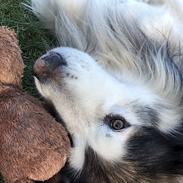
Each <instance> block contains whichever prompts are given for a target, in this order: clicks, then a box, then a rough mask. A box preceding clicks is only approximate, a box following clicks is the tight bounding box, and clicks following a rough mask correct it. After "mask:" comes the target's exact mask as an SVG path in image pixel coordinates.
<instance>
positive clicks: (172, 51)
mask: <svg viewBox="0 0 183 183" xmlns="http://www.w3.org/2000/svg"><path fill="white" fill-rule="evenodd" d="M31 8H32V10H33V12H34V13H35V14H36V15H37V16H38V18H39V19H40V20H41V21H42V22H43V23H45V25H46V26H47V28H49V29H51V30H52V31H53V32H54V33H55V35H56V36H57V38H58V40H59V41H60V46H61V47H58V48H55V49H53V50H51V51H48V52H47V53H46V54H45V55H43V56H42V57H41V58H40V59H38V60H37V62H36V63H35V66H34V70H35V74H36V77H35V83H36V86H37V88H38V90H39V92H40V93H41V94H42V95H43V96H44V97H45V98H46V99H47V100H49V101H51V102H52V103H53V105H54V106H55V108H56V110H57V111H58V113H59V114H60V116H62V118H63V120H64V121H65V124H66V126H67V129H68V130H69V132H70V133H71V136H72V139H73V144H74V146H73V148H72V150H71V156H70V160H69V166H70V167H71V168H73V170H74V171H73V172H74V176H73V180H72V181H71V182H73V181H76V182H81V181H84V182H88V183H94V182H95V183H99V182H100V183H104V182H105V183H106V182H109V183H118V182H120V183H121V182H124V183H126V182H129V183H133V182H134V183H137V182H139V183H143V182H146V183H147V182H150V183H154V182H161V183H163V182H166V183H180V182H182V181H183V156H182V154H183V143H182V142H183V141H182V140H183V133H182V132H183V120H182V119H183V115H182V110H183V103H182V101H183V100H182V99H183V95H182V94H183V84H182V80H183V71H182V69H183V65H182V63H183V61H182V47H183V37H182V35H183V34H182V30H183V22H182V12H183V3H182V1H181V0H175V1H173V0H164V1H163V0H162V1H155V0H154V1H153V0H152V1H140V0H139V1H138V0H100V1H98V0H80V1H74V0H52V1H51V0H32V6H31ZM116 118H117V119H119V120H121V121H123V122H124V123H125V124H124V126H123V128H122V129H120V130H117V131H116V130H114V128H112V127H111V121H113V120H115V119H116Z"/></svg>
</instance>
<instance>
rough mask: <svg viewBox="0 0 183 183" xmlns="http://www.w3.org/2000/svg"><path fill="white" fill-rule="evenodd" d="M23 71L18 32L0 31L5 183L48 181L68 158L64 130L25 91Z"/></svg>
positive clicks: (0, 147)
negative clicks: (22, 84)
mask: <svg viewBox="0 0 183 183" xmlns="http://www.w3.org/2000/svg"><path fill="white" fill-rule="evenodd" d="M23 70H24V64H23V60H22V57H21V50H20V48H19V46H18V40H17V38H16V34H15V32H14V31H12V30H10V29H8V28H7V27H0V173H1V174H2V176H3V177H4V180H5V182H6V183H33V182H34V181H45V180H48V179H50V178H51V177H53V176H54V175H55V174H57V172H59V171H60V170H61V169H62V168H63V167H64V165H65V163H66V161H67V158H68V156H69V148H70V141H69V138H68V134H67V132H66V130H65V128H64V127H63V126H62V125H61V124H60V123H58V122H57V121H56V120H55V119H54V118H53V117H52V116H51V115H50V114H49V113H48V112H47V111H46V110H45V109H44V107H43V105H42V102H40V101H39V100H38V99H36V98H34V97H32V96H30V95H28V94H26V93H25V92H24V91H22V86H21V82H22V76H23Z"/></svg>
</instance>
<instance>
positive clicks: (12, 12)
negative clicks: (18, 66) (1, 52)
mask: <svg viewBox="0 0 183 183" xmlns="http://www.w3.org/2000/svg"><path fill="white" fill-rule="evenodd" d="M26 2H27V3H28V2H29V1H26V0H0V25H4V26H9V27H11V28H13V29H14V30H15V31H16V33H17V35H18V39H19V44H20V47H21V49H22V56H23V59H24V63H25V65H26V68H25V72H24V78H23V88H24V89H25V90H26V91H27V92H28V93H30V94H32V95H36V90H35V87H34V84H33V79H32V65H33V62H34V61H35V59H36V58H38V57H39V56H40V55H41V54H43V53H44V52H45V50H48V49H50V48H51V47H53V46H54V45H55V40H54V38H53V37H52V36H51V35H50V34H49V33H48V32H47V31H46V30H44V28H43V26H42V25H40V22H39V21H38V20H37V19H36V18H35V17H34V16H33V15H32V13H31V12H30V11H29V10H27V9H26V8H25V7H24V6H23V4H22V3H26Z"/></svg>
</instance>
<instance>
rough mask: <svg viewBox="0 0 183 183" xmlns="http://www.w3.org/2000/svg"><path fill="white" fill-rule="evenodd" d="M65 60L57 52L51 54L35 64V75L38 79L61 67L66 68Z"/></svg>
mask: <svg viewBox="0 0 183 183" xmlns="http://www.w3.org/2000/svg"><path fill="white" fill-rule="evenodd" d="M66 65H67V63H66V61H65V59H64V58H63V57H62V56H61V55H60V54H58V53H56V52H50V53H48V54H46V55H44V56H42V57H41V58H39V59H38V60H37V61H36V63H35V64H34V67H33V71H34V75H35V76H36V77H38V78H40V77H42V76H48V75H50V74H51V73H53V71H55V69H57V68H58V67H60V66H66Z"/></svg>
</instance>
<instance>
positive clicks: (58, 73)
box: [34, 48, 181, 171]
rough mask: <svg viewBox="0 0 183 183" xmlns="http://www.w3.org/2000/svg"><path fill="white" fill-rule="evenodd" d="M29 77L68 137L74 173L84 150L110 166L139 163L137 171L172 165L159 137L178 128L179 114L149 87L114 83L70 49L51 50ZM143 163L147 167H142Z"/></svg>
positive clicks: (85, 56)
mask: <svg viewBox="0 0 183 183" xmlns="http://www.w3.org/2000/svg"><path fill="white" fill-rule="evenodd" d="M34 71H35V73H36V76H37V77H36V78H35V82H36V86H37V88H38V90H39V92H40V93H41V94H42V95H43V96H44V97H45V98H46V99H47V100H49V101H51V102H52V103H53V104H54V106H55V108H56V110H57V111H58V112H59V114H60V115H61V116H62V118H63V119H64V121H65V123H66V126H67V128H68V130H69V132H70V133H71V135H72V136H73V141H74V145H75V147H74V148H73V152H72V153H71V154H72V155H71V160H70V162H71V165H72V166H73V167H74V168H76V169H78V170H80V169H82V167H83V165H84V161H85V158H84V156H85V151H86V149H87V148H89V149H92V151H94V153H96V154H97V155H98V156H99V157H100V158H101V159H102V160H105V161H106V162H109V163H112V164H113V163H119V162H123V161H125V159H126V160H127V159H128V161H130V160H131V161H134V162H135V163H136V162H137V163H139V164H140V163H142V169H143V168H148V166H150V167H149V168H151V169H152V171H159V170H158V167H157V166H158V163H159V162H160V161H164V160H163V158H164V157H165V156H167V157H170V160H168V162H166V163H165V162H164V163H165V164H166V165H169V164H170V163H172V162H171V161H172V159H171V158H172V157H171V153H173V149H172V148H171V146H172V144H171V143H169V139H168V138H167V139H166V138H164V137H163V134H165V136H166V134H169V133H171V132H172V131H174V130H175V129H176V128H177V127H178V125H179V124H180V120H181V113H179V111H177V109H175V108H172V106H171V104H170V103H168V102H167V101H166V99H165V98H162V97H161V96H160V95H158V93H157V92H154V91H153V90H151V89H150V87H146V86H145V85H143V83H140V82H137V79H135V78H134V81H133V80H132V79H130V80H129V79H128V75H126V78H125V77H123V78H122V77H121V78H119V77H116V76H115V75H113V73H112V71H111V72H110V70H108V71H107V70H106V69H105V67H104V66H103V65H100V64H99V63H97V62H96V60H95V59H93V58H92V57H91V56H89V55H88V54H86V53H83V52H80V51H78V50H75V49H71V48H56V49H53V50H51V51H50V52H48V53H47V54H45V55H44V56H42V57H41V58H40V59H39V60H38V61H37V62H36V64H35V66H34ZM122 75H123V74H122ZM129 77H130V76H129ZM157 148H158V149H157ZM151 158H152V161H150V160H151ZM146 161H150V162H151V163H150V162H148V163H147V166H145V163H146ZM143 164H144V165H143ZM165 164H163V166H164V165H165ZM155 167H156V168H155ZM155 169H156V170H155ZM160 169H161V168H160Z"/></svg>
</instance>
